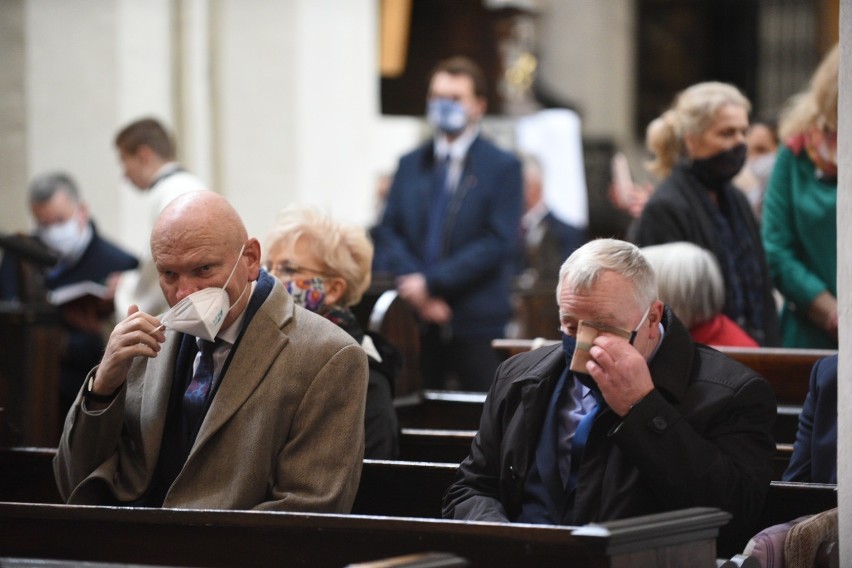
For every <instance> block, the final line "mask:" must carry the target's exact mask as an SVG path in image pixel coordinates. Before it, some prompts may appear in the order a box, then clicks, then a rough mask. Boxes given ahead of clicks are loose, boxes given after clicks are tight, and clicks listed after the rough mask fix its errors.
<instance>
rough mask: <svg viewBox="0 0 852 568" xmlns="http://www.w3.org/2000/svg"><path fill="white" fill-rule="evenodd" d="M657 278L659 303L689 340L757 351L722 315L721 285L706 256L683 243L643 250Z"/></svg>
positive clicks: (715, 268) (711, 260) (712, 262)
mask: <svg viewBox="0 0 852 568" xmlns="http://www.w3.org/2000/svg"><path fill="white" fill-rule="evenodd" d="M642 254H643V255H644V256H645V258H646V259H647V260H648V262H649V263H650V264H651V266H652V267H653V268H654V272H655V273H656V274H657V286H658V288H659V297H660V300H661V301H663V302H664V303H666V304H668V305H669V307H670V308H671V309H672V311H673V312H674V313H675V315H677V317H678V318H679V319H680V321H681V322H683V325H684V326H686V328H687V329H688V330H689V334H690V335H691V336H692V339H693V340H694V341H696V342H697V343H704V344H706V345H716V346H719V345H724V346H731V347H757V346H758V345H757V342H756V341H755V340H754V339H752V338H751V337H750V336H749V335H748V334H747V333H746V332H745V331H743V328H741V327H740V326H738V325H737V324H736V323H735V322H734V321H732V320H731V318H729V317H728V316H726V315H725V314H724V313H722V307H723V306H724V305H725V282H724V281H723V280H722V272H721V271H720V270H719V265H718V264H717V262H716V259H715V258H714V257H713V255H712V254H710V252H708V251H706V250H704V249H703V248H701V247H699V246H697V245H694V244H692V243H687V242H675V243H666V244H664V245H653V246H648V247H644V248H643V249H642Z"/></svg>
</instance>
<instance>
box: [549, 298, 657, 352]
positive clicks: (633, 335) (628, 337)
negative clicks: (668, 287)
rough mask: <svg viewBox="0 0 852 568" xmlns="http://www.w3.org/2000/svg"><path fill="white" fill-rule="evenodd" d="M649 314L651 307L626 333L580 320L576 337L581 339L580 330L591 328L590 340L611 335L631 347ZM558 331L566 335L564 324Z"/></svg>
mask: <svg viewBox="0 0 852 568" xmlns="http://www.w3.org/2000/svg"><path fill="white" fill-rule="evenodd" d="M650 313H651V306H648V309H646V310H645V313H643V314H642V319H640V320H639V323H638V324H636V327H635V328H633V331H628V330H626V329H622V328H620V327H616V326H612V325H606V324H602V323H597V322H593V321H587V320H580V321H579V322H577V337H578V338H580V337H581V333H582V332H581V330H582V328H591V329H592V330H594V331H592V332H591V335H589V337H590V338H591V339H594V338H595V337H596V336H597V335H598V334H599V333H611V334H613V335H617V336H619V337H623V338H624V339H626V340H627V341H628V343H630V345H633V342H634V341H635V340H636V335H637V334H638V333H639V329H641V327H642V324H643V323H644V322H645V318H647V317H648V314H650ZM559 329H560V331H562V333H565V334H566V335H568V333H567V331H566V329H565V326H564V324H563V325H562V326H560V327H559ZM582 335H583V336H585V335H587V333H582ZM591 339H589V340H588V343H591Z"/></svg>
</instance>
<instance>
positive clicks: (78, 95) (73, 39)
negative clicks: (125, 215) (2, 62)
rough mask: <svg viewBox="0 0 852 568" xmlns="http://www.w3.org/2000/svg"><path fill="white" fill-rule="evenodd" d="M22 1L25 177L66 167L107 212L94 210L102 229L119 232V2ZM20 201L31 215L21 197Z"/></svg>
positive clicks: (97, 206)
mask: <svg viewBox="0 0 852 568" xmlns="http://www.w3.org/2000/svg"><path fill="white" fill-rule="evenodd" d="M25 6H26V11H25V20H26V22H25V28H24V29H25V42H26V43H25V45H26V60H27V67H26V79H25V80H26V83H25V85H26V93H27V107H26V124H27V144H26V160H25V162H24V163H25V170H24V173H25V175H26V177H27V181H29V179H31V178H32V177H33V176H35V175H38V174H41V173H44V172H46V171H52V170H57V169H61V170H66V171H68V172H69V173H70V174H71V175H72V176H73V177H74V178H75V179H76V180H77V182H78V184H79V186H80V190H81V191H82V193H83V196H84V198H85V199H87V200H88V201H89V203H90V204H91V206H92V208H93V210H95V211H96V212H99V211H103V212H104V214H100V215H97V219H98V221H99V225H100V227H101V229H102V230H103V231H104V232H105V233H108V234H115V233H116V231H117V228H118V226H119V219H118V218H117V216H116V215H115V214H114V212H115V211H116V209H117V206H118V201H119V197H118V194H117V192H116V191H115V176H116V171H117V170H116V167H115V163H114V160H113V158H112V156H111V155H110V154H109V139H110V136H111V135H112V124H111V118H112V117H113V115H114V112H115V105H116V98H115V94H116V92H115V81H114V72H113V70H114V68H115V63H114V62H115V56H114V52H113V49H112V43H113V40H112V38H113V34H114V33H115V32H114V26H113V23H114V14H115V6H114V2H113V1H112V0H92V1H91V2H85V3H79V4H78V3H69V2H62V1H58V0H47V1H41V2H27V3H26V5H25ZM22 165H23V164H22ZM20 207H21V211H22V213H23V215H26V208H25V207H24V203H23V202H22V203H20ZM27 223H29V220H27Z"/></svg>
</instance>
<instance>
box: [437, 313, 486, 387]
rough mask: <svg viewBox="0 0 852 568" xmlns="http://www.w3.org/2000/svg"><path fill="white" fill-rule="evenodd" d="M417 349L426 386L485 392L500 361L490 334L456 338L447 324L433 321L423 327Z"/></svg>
mask: <svg viewBox="0 0 852 568" xmlns="http://www.w3.org/2000/svg"><path fill="white" fill-rule="evenodd" d="M420 349H421V350H420V367H421V372H422V373H423V383H424V387H425V388H427V389H439V390H444V389H453V390H455V389H458V390H465V391H477V392H485V391H487V390H488V389H489V388H491V382H492V381H493V380H494V373H495V372H496V371H497V365H499V364H500V360H499V358H498V357H497V354H496V353H495V351H494V349H493V348H492V347H491V338H457V337H453V336H452V334H451V333H449V331H448V329H447V328H444V327H440V326H436V325H429V326H425V327H424V328H423V330H422V331H421V344H420Z"/></svg>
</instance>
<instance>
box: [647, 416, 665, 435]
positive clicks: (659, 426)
mask: <svg viewBox="0 0 852 568" xmlns="http://www.w3.org/2000/svg"><path fill="white" fill-rule="evenodd" d="M651 426H653V428H654V429H655V430H657V431H658V432H662V431H663V430H665V429H666V428H668V427H669V421H668V420H666V419H665V418H663V417H662V416H656V417H654V419H653V420H651Z"/></svg>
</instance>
